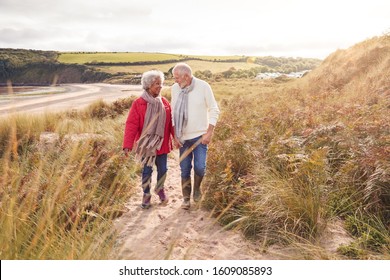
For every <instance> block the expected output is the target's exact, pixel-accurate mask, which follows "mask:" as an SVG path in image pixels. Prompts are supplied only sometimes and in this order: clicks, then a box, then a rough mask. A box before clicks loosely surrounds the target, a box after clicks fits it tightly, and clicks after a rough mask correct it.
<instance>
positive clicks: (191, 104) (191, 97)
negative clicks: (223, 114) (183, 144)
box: [171, 77, 220, 140]
mask: <svg viewBox="0 0 390 280" xmlns="http://www.w3.org/2000/svg"><path fill="white" fill-rule="evenodd" d="M193 79H195V84H194V88H193V90H192V91H190V92H189V93H188V123H187V126H186V127H185V128H184V129H183V137H182V139H183V140H188V139H193V138H195V137H198V136H201V135H203V134H205V133H206V131H207V128H208V127H209V124H212V125H213V126H215V125H216V124H217V120H218V116H219V113H220V111H219V108H218V104H217V101H216V100H215V97H214V93H213V91H212V89H211V87H210V85H209V84H208V83H207V82H205V81H203V80H200V79H198V78H195V77H193ZM180 91H181V88H180V86H179V85H178V84H177V83H175V84H174V85H173V86H172V88H171V95H172V96H171V98H172V99H171V107H172V110H174V108H175V105H176V101H177V97H178V94H180ZM172 117H173V114H172ZM172 124H173V126H175V122H174V120H173V119H172Z"/></svg>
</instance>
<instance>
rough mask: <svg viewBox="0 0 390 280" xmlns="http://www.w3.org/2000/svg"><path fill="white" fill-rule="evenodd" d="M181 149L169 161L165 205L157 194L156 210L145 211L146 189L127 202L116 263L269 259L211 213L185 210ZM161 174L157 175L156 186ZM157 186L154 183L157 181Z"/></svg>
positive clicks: (118, 223) (154, 198)
mask: <svg viewBox="0 0 390 280" xmlns="http://www.w3.org/2000/svg"><path fill="white" fill-rule="evenodd" d="M178 159H179V154H178V151H177V150H175V151H173V152H172V153H171V154H170V155H169V157H168V168H169V170H168V176H167V180H166V182H165V188H166V191H167V195H168V197H169V202H168V204H166V205H161V204H159V199H158V196H157V195H156V194H153V196H152V207H151V208H149V209H146V210H145V209H142V208H141V207H140V203H141V199H142V191H141V187H139V188H137V191H136V192H135V193H134V195H133V197H132V199H131V200H130V201H129V202H128V204H127V208H128V211H127V212H126V213H125V214H124V215H123V216H121V217H120V218H118V219H117V220H116V222H115V225H116V228H117V229H118V230H119V232H120V237H119V240H118V243H119V244H120V246H118V249H117V251H116V252H114V254H115V259H117V258H119V259H138V260H152V259H160V260H162V259H170V260H183V259H190V260H233V259H234V260H256V259H270V258H271V256H269V255H267V256H266V255H263V254H261V253H260V250H259V247H257V246H256V245H255V244H252V243H250V242H249V241H247V240H245V238H244V237H243V236H242V235H241V234H240V233H239V232H237V231H233V230H225V229H223V228H222V227H221V226H220V225H218V224H217V221H216V219H215V218H212V217H210V212H207V211H205V210H202V209H200V208H199V207H196V206H195V205H194V203H192V205H191V209H190V210H183V209H181V208H180V206H181V202H182V194H181V186H180V170H179V164H178ZM155 173H156V172H154V173H153V179H154V182H155V177H156V174H155ZM153 185H154V183H153Z"/></svg>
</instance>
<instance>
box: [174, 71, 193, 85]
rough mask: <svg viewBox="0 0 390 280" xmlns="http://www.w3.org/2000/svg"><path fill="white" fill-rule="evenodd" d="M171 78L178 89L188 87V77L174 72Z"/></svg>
mask: <svg viewBox="0 0 390 280" xmlns="http://www.w3.org/2000/svg"><path fill="white" fill-rule="evenodd" d="M173 78H174V79H175V83H177V84H178V85H179V86H180V88H185V87H186V86H188V85H189V84H188V80H189V79H188V75H187V74H183V75H181V74H179V73H177V72H174V73H173Z"/></svg>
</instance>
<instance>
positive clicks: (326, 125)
mask: <svg viewBox="0 0 390 280" xmlns="http://www.w3.org/2000/svg"><path fill="white" fill-rule="evenodd" d="M389 47H390V41H389V40H388V37H384V38H374V39H372V40H371V41H368V42H364V43H361V44H358V45H356V46H354V47H353V48H351V49H349V50H345V51H338V52H337V53H336V54H333V55H331V56H330V57H329V58H328V59H326V60H325V62H324V64H323V65H321V66H320V67H319V68H318V69H317V70H315V71H313V73H310V74H309V75H307V76H306V77H304V78H303V79H300V80H296V81H290V82H287V83H285V84H272V83H270V82H268V83H267V82H264V83H261V82H247V83H246V84H245V85H244V86H242V87H241V86H240V82H236V81H224V82H220V83H213V88H214V89H215V91H216V92H217V95H219V93H222V92H226V93H227V94H229V92H234V95H233V96H234V98H230V99H228V98H224V99H223V100H221V99H220V100H221V101H220V103H221V105H222V106H221V107H222V108H223V111H222V115H221V119H220V121H219V123H218V126H217V127H216V130H215V135H214V139H213V142H212V144H211V146H210V154H209V159H208V176H207V185H208V186H209V188H208V189H207V191H208V194H207V196H206V197H207V198H206V201H205V204H204V206H205V207H207V208H209V209H213V211H214V212H215V213H217V215H220V216H221V218H220V220H221V222H222V223H224V224H228V225H231V226H234V227H238V228H241V229H242V230H243V231H244V233H245V234H246V235H247V236H250V237H252V238H257V239H258V238H260V239H263V240H264V242H266V243H268V244H273V243H275V242H276V243H281V244H286V243H291V242H293V240H294V238H291V237H294V236H295V237H296V238H295V241H296V242H297V243H301V241H300V239H302V238H303V239H304V240H307V241H309V242H313V244H315V242H316V240H317V239H318V238H319V237H320V236H321V235H322V234H323V232H324V230H325V228H326V223H327V220H328V219H330V218H333V217H335V216H338V217H341V218H342V219H343V220H345V221H346V220H348V221H350V222H351V223H352V225H349V226H347V228H348V229H349V231H350V234H351V235H353V236H354V237H355V238H356V241H355V242H354V243H353V244H351V246H350V247H348V248H347V250H346V249H345V248H344V250H341V251H340V253H342V255H344V256H346V257H350V256H351V254H352V253H351V252H353V251H354V250H358V252H359V255H358V256H355V257H356V258H378V255H379V258H388V256H389V255H388V251H389V249H390V224H389V220H390V216H389V213H390V200H389V195H390V193H389V191H390V190H389V188H388V186H389V183H390V177H389V174H390V164H389V161H388V159H389V158H390V149H389V143H390V142H389V140H390V138H389V135H390V134H389V132H390V127H389V123H390V114H389V108H390V103H389V100H390V98H389V96H390V83H389V77H390V75H389V70H390V65H389V58H390V52H388V51H384V50H388V48H389ZM343 61H344V62H345V61H346V62H347V63H343ZM351 64H353V65H354V68H353V69H354V70H351V67H350V65H351ZM227 208H228V210H226V209H227ZM357 213H359V215H357ZM351 217H353V219H352V218H351ZM352 221H353V222H352ZM305 253H308V254H310V252H305ZM355 255H356V254H355ZM373 256H375V257H373ZM339 257H340V256H339Z"/></svg>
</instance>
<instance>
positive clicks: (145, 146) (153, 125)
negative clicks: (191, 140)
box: [135, 90, 166, 166]
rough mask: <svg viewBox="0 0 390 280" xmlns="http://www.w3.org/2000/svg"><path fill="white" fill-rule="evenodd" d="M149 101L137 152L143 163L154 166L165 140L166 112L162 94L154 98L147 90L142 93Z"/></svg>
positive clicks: (142, 96)
mask: <svg viewBox="0 0 390 280" xmlns="http://www.w3.org/2000/svg"><path fill="white" fill-rule="evenodd" d="M141 98H143V99H144V100H145V101H146V102H147V103H148V105H147V108H146V113H145V120H144V126H143V127H142V133H141V136H140V138H139V140H138V141H137V146H136V149H135V154H136V156H137V158H138V159H139V160H141V162H142V164H143V165H144V164H146V165H147V166H152V165H153V163H154V162H155V159H156V154H157V151H158V150H159V149H161V145H162V143H163V140H164V130H165V120H166V113H165V108H164V104H163V102H162V99H161V96H157V97H156V98H153V97H152V96H151V95H150V94H149V93H147V92H146V91H145V90H144V92H143V93H142V95H141Z"/></svg>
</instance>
